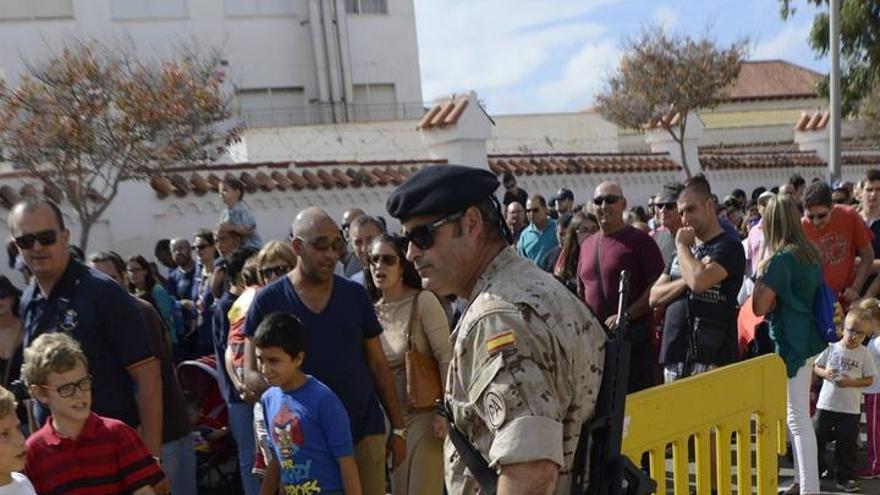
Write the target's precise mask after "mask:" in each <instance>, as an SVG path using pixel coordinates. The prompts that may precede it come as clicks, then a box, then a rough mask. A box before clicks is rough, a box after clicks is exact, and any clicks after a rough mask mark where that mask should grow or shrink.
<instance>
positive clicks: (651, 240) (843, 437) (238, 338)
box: [0, 165, 880, 495]
mask: <svg viewBox="0 0 880 495" xmlns="http://www.w3.org/2000/svg"><path fill="white" fill-rule="evenodd" d="M501 184H503V188H504V194H503V200H502V201H501V202H500V203H499V202H498V200H497V199H496V198H495V194H497V193H498V191H497V190H496V189H497V188H498V186H499V181H498V178H496V177H495V176H494V175H493V174H491V173H489V172H487V171H480V170H476V169H470V168H468V167H458V166H452V165H448V166H438V167H428V168H427V169H425V170H423V171H420V172H419V173H417V174H415V175H414V176H413V177H411V178H410V179H409V180H408V181H406V182H405V183H404V184H402V185H401V186H399V187H398V188H397V189H396V190H395V191H394V193H392V195H391V197H390V198H389V200H388V204H387V209H388V211H387V213H388V215H390V216H392V217H394V218H396V219H398V220H400V222H401V225H402V227H401V230H400V231H399V232H389V231H388V229H387V226H386V222H385V220H384V218H383V217H382V216H373V215H368V214H366V213H365V212H364V211H362V210H360V209H357V208H350V209H348V210H346V211H345V212H344V214H343V216H342V217H341V218H340V219H339V220H340V223H337V222H336V219H334V218H332V217H331V216H330V215H329V214H328V213H327V212H325V211H323V210H321V209H319V208H308V209H305V210H303V211H300V212H298V213H297V214H296V215H295V217H294V218H293V221H292V224H291V228H290V235H289V238H287V239H283V240H269V241H268V242H265V243H264V242H263V241H262V239H261V237H260V236H259V233H258V225H257V221H256V218H255V217H254V215H253V214H252V213H251V212H250V211H249V210H248V208H247V206H246V203H245V202H244V201H243V196H244V192H245V190H244V187H243V185H242V184H241V183H240V182H239V181H237V180H235V179H228V180H224V181H223V183H222V184H221V185H220V187H219V191H218V192H219V194H220V197H221V198H222V200H223V202H224V204H225V205H226V209H225V210H224V211H223V213H222V215H221V217H220V219H219V220H218V223H217V225H216V226H215V227H214V228H213V229H199V230H197V231H195V232H193V233H192V235H191V236H188V237H178V238H174V239H167V240H162V241H160V242H158V243H157V244H156V249H155V251H154V253H153V256H154V258H155V260H154V261H151V260H150V259H148V258H147V257H146V256H144V255H143V254H139V253H134V254H129V253H127V254H128V255H127V256H122V255H120V254H118V253H115V252H96V253H90V254H88V255H85V254H84V253H82V252H81V251H79V250H78V249H76V248H75V246H72V245H71V244H70V239H69V237H70V232H69V231H68V230H67V228H66V226H65V223H64V217H63V215H62V213H61V211H60V210H59V208H58V206H57V205H55V204H54V203H52V202H51V201H49V200H44V199H28V200H26V201H24V202H22V203H19V204H17V205H15V207H14V208H13V209H12V210H11V212H10V215H9V229H10V232H11V233H12V236H13V241H12V242H11V243H10V251H9V252H10V256H11V260H12V263H13V264H14V266H16V267H17V268H19V269H20V270H21V272H22V273H23V275H25V278H26V282H27V284H26V286H25V287H24V289H23V290H22V289H19V288H17V287H16V286H15V284H14V283H12V282H11V281H10V280H9V279H7V278H6V277H0V364H2V366H3V369H4V370H5V371H4V375H3V382H2V385H3V386H4V387H5V390H0V459H5V460H6V462H5V463H4V462H0V492H2V493H59V494H61V493H70V494H76V493H99V492H100V493H104V492H105V491H106V492H107V493H117V492H118V493H122V492H126V493H128V492H130V493H138V494H143V493H146V494H149V493H158V494H167V493H174V494H190V493H197V481H196V464H197V461H196V453H195V452H196V442H197V441H198V440H199V436H198V435H194V434H193V425H194V423H195V422H197V421H198V418H199V415H200V411H201V410H202V406H203V404H201V403H200V401H201V400H203V397H202V396H201V395H199V394H192V393H191V391H189V390H185V387H182V386H181V383H180V380H179V377H178V374H177V373H176V366H177V365H178V364H179V363H181V362H183V361H188V360H193V359H202V360H205V356H210V359H208V362H210V363H211V364H212V365H213V366H215V368H216V372H217V376H218V384H217V386H218V387H219V393H220V395H221V396H222V401H223V404H224V406H225V408H226V411H227V413H228V425H227V426H226V427H225V428H220V429H219V430H218V431H214V432H212V433H211V435H223V434H225V433H226V432H228V434H229V435H231V436H232V437H233V438H234V441H235V444H236V449H237V453H238V456H237V457H238V465H239V468H240V477H241V490H242V492H243V493H245V494H246V495H257V494H262V495H270V494H276V493H303V494H306V493H318V492H320V493H346V494H360V493H365V494H385V493H387V492H389V491H390V493H394V494H426V495H439V494H441V493H443V492H444V488H445V489H446V490H447V491H448V492H449V493H456V494H457V493H474V492H475V491H476V487H477V485H481V484H483V483H485V482H486V476H480V475H479V474H476V473H478V472H479V471H480V469H479V468H480V466H479V465H477V466H475V465H474V464H473V463H474V462H477V463H478V464H479V462H485V468H486V470H487V471H488V472H490V473H494V475H495V476H496V477H498V479H497V483H498V488H499V490H498V491H499V493H537V492H540V493H565V492H566V490H567V487H568V486H570V483H571V477H572V474H573V473H572V470H573V469H575V467H574V466H573V465H572V462H573V461H572V457H573V453H574V451H575V450H576V447H577V445H578V441H579V438H578V437H579V431H580V424H581V423H583V421H585V420H586V419H588V418H589V417H590V415H591V414H592V411H593V407H594V406H595V401H596V396H597V395H598V387H599V383H600V378H601V369H602V364H603V353H604V347H605V346H604V343H605V339H606V338H607V335H608V334H609V332H611V331H612V330H613V329H614V328H616V323H617V321H618V319H619V317H620V316H621V315H618V314H617V312H618V296H619V294H618V292H617V286H618V276H619V274H620V273H621V272H622V271H624V270H625V271H627V272H628V273H629V274H630V277H631V279H630V281H631V284H630V287H631V289H630V290H631V292H630V299H629V306H628V307H627V308H626V313H627V316H628V318H629V320H628V321H629V323H628V325H627V326H626V332H627V333H626V335H625V338H627V339H628V340H629V342H630V343H631V344H632V359H631V368H630V370H629V383H628V390H629V391H630V392H634V391H638V390H644V389H646V388H649V387H652V386H656V385H659V384H661V383H669V382H672V381H675V380H679V379H682V378H685V377H688V376H693V375H696V374H700V373H704V372H707V371H710V370H712V369H715V368H717V367H719V366H724V365H726V364H730V363H733V362H735V361H738V360H741V359H744V358H747V357H750V356H753V355H755V354H759V353H762V352H775V353H777V354H778V355H779V356H780V357H781V358H782V359H783V360H784V362H785V364H786V370H787V375H788V394H787V404H788V427H789V432H790V437H791V443H792V450H793V453H794V461H795V466H796V469H795V471H796V480H795V485H793V486H791V487H787V493H810V494H812V493H818V492H819V479H820V475H826V474H827V475H829V476H834V477H836V481H837V484H838V486H839V487H840V488H841V489H843V490H846V491H857V490H858V482H857V481H856V479H857V478H859V477H862V478H877V477H880V448H878V447H880V428H878V427H880V417H878V411H877V409H880V404H878V402H880V400H878V395H877V394H878V393H880V383H875V380H874V377H875V375H876V374H877V367H878V366H880V338H874V334H875V332H877V331H880V302H878V301H877V299H875V297H876V296H877V295H878V293H880V277H878V276H877V274H878V273H880V258H878V259H877V260H876V261H875V254H880V252H878V250H880V171H877V170H871V171H869V172H868V173H867V174H866V175H865V177H864V178H863V179H862V180H861V181H859V183H858V184H855V185H853V184H849V183H835V184H833V185H829V184H827V183H825V182H822V181H818V180H817V181H814V182H812V183H810V184H807V183H806V181H805V180H804V179H803V178H801V177H799V176H796V175H795V176H792V177H791V179H790V180H789V181H787V182H786V183H785V184H782V185H780V186H779V187H774V188H771V189H770V190H765V189H764V188H758V189H756V190H754V191H752V193H751V196H750V197H748V196H747V195H746V193H745V192H744V191H742V190H739V189H737V190H734V191H732V192H731V194H730V195H729V196H727V197H725V198H723V199H722V200H719V199H718V197H717V196H715V195H714V194H713V191H712V187H711V184H710V183H709V181H708V180H707V179H706V178H705V177H704V176H702V175H698V176H695V177H692V178H690V179H688V180H686V181H685V182H683V183H677V184H667V185H664V186H663V187H662V188H661V190H660V191H658V193H657V194H656V195H654V196H652V197H651V198H650V199H649V201H648V202H647V206H646V207H642V206H638V205H634V206H633V207H630V202H629V200H628V198H627V197H626V194H625V191H623V189H622V188H621V187H620V185H619V184H617V183H615V182H612V181H606V182H602V183H601V184H599V185H598V186H597V187H596V188H595V190H594V191H590V192H587V191H584V192H583V194H584V195H585V196H586V195H588V194H589V195H591V197H590V198H589V201H588V203H586V204H579V203H578V202H577V196H576V195H575V193H574V192H573V191H571V190H569V189H561V190H560V191H559V192H558V193H557V194H556V196H555V197H552V198H549V199H548V198H544V197H542V196H540V195H529V194H528V193H527V192H526V191H525V190H523V189H522V188H521V187H519V186H518V185H517V182H516V178H515V177H514V176H512V175H504V176H503V177H501ZM825 286H827V288H828V289H830V291H831V292H832V293H833V294H834V295H835V297H836V299H837V302H838V305H839V306H840V308H841V311H842V312H844V314H845V315H846V316H845V318H843V319H842V325H841V328H840V332H839V333H840V335H839V339H838V340H837V341H836V342H834V343H831V344H829V343H828V340H827V339H825V338H823V336H822V334H821V332H820V329H818V328H817V326H816V323H815V319H814V315H813V314H814V304H815V300H816V294H817V293H818V292H820V289H821V287H825ZM745 310H747V312H748V313H749V314H750V315H751V316H752V317H753V318H752V319H751V320H749V321H750V322H752V323H751V324H750V326H749V325H746V327H747V328H746V329H745V332H744V331H743V329H742V328H741V327H742V325H737V322H738V321H740V322H741V321H743V320H742V314H741V313H743V312H744V311H745ZM762 319H763V321H761V320H762ZM453 329H455V330H454V331H453ZM603 329H604V331H603ZM814 381H815V382H816V384H819V385H818V388H819V391H818V393H817V394H812V395H811V390H812V388H813V387H814V385H813V383H814ZM863 394H864V403H865V407H866V410H867V412H868V428H869V441H868V465H866V466H858V457H857V454H858V445H857V435H858V424H859V423H858V421H859V415H860V414H861V409H860V407H861V402H862V395H863ZM814 395H815V396H814ZM811 398H812V401H811ZM438 401H439V402H440V407H437V404H436V403H437V402H438ZM811 402H812V403H811ZM814 407H815V410H816V412H815V414H811V409H813V408H814ZM814 420H815V426H814ZM451 435H458V436H460V437H461V438H464V439H465V440H466V441H467V442H470V443H471V444H472V446H473V447H474V449H475V451H477V452H478V453H479V454H480V455H478V456H476V457H477V459H476V460H474V459H473V457H474V456H473V455H471V456H470V457H469V456H467V455H463V454H461V453H460V452H456V450H455V449H454V448H453V447H451V446H450V444H449V442H446V446H445V448H446V449H447V450H446V451H445V454H444V439H446V438H447V437H448V436H451ZM25 439H26V440H25ZM832 440H834V441H836V445H837V447H836V450H835V458H834V460H833V462H830V463H829V462H826V460H825V459H824V455H821V454H822V453H824V451H825V450H824V446H825V444H826V443H827V442H829V441H832ZM111 457H112V458H113V459H114V460H113V462H110V461H108V459H110V458H111ZM465 468H467V469H465ZM21 473H23V474H21ZM489 477H490V478H491V477H492V476H491V475H490V476H489ZM3 485H9V486H10V487H13V491H8V492H7V491H4V490H5V489H4V486H3ZM512 487H515V488H516V489H512ZM532 488H534V489H535V490H536V491H529V490H531V489H532ZM15 490H17V491H15ZM102 490H103V491H102ZM508 490H511V491H508ZM517 490H519V491H517ZM523 490H525V491H523Z"/></svg>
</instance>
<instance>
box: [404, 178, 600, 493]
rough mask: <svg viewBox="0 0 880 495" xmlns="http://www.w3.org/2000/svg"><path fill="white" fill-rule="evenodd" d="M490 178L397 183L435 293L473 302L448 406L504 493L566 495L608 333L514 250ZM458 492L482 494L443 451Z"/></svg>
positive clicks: (414, 248)
mask: <svg viewBox="0 0 880 495" xmlns="http://www.w3.org/2000/svg"><path fill="white" fill-rule="evenodd" d="M497 187H498V181H497V179H496V178H495V176H494V175H493V174H491V173H489V172H488V171H485V170H479V169H474V168H469V167H461V166H456V165H441V166H434V167H428V168H426V169H423V170H421V171H419V172H418V173H416V174H414V175H413V176H412V177H411V178H410V179H409V180H408V181H407V182H405V183H404V184H402V185H401V186H400V187H398V188H397V189H396V190H395V191H394V193H393V194H392V196H391V197H390V198H389V200H388V205H387V207H388V212H389V214H391V215H392V216H394V217H396V218H399V219H401V221H402V222H403V231H404V233H405V235H406V237H407V239H408V241H409V248H408V252H407V258H409V259H410V260H411V261H413V263H415V265H416V267H417V269H418V270H419V274H420V276H421V277H422V282H423V284H424V285H425V287H426V288H427V289H430V290H433V291H435V292H437V293H438V294H443V295H446V294H455V295H457V296H459V297H462V298H465V299H467V300H468V301H469V306H468V308H467V310H466V311H465V313H464V314H463V316H462V318H461V320H460V321H459V323H458V325H457V326H456V328H455V331H454V332H453V333H452V337H451V338H452V339H453V342H454V352H453V357H452V362H451V364H450V366H449V375H448V379H447V390H446V394H445V401H446V403H447V404H448V406H449V408H450V409H451V411H452V414H453V417H454V423H455V425H456V426H457V427H458V429H459V430H461V431H462V432H463V433H464V435H465V436H466V437H467V438H468V440H470V442H471V443H472V444H473V445H474V446H475V447H476V449H477V450H478V451H479V452H480V453H481V454H482V456H483V457H484V458H485V459H486V461H488V463H489V465H490V466H491V467H492V468H494V469H495V470H496V471H497V472H498V473H499V479H498V493H499V494H509V493H547V494H549V493H558V494H562V493H568V492H569V491H570V488H571V468H572V461H573V456H574V451H575V447H576V446H577V442H578V437H579V434H580V428H581V424H582V423H583V422H584V421H585V420H587V419H589V418H590V417H591V416H592V415H593V412H594V408H595V405H596V398H597V395H598V392H599V387H600V383H601V378H602V365H603V362H604V351H605V340H606V339H605V334H604V332H603V331H602V329H601V326H600V324H599V322H598V321H597V320H596V319H595V318H594V317H593V315H592V314H591V313H590V311H589V309H588V308H587V307H586V306H585V305H584V304H583V303H582V302H581V301H579V300H578V299H577V298H576V297H575V296H573V295H572V294H571V293H570V292H569V291H568V290H567V289H566V288H565V287H564V286H562V285H561V284H559V283H558V282H557V281H556V280H554V279H553V278H552V277H551V276H550V275H549V274H546V273H544V272H542V271H541V270H540V269H539V268H537V267H536V266H535V265H534V264H533V263H531V262H529V261H528V260H525V259H523V258H520V257H519V256H517V255H516V253H515V252H514V251H513V250H512V248H510V247H508V243H507V241H506V239H505V234H504V232H505V229H504V226H503V225H504V223H503V216H502V215H501V212H500V209H499V206H498V204H497V201H496V200H495V199H494V197H493V193H494V191H495V189H496V188H497ZM444 457H445V462H446V484H447V489H448V490H449V493H451V494H460V493H464V494H470V493H476V492H477V484H476V481H475V480H474V479H473V478H472V477H471V476H470V472H469V471H466V470H465V465H464V463H463V462H462V459H461V457H460V456H459V454H458V453H457V452H456V451H455V448H454V447H453V446H452V445H451V443H450V442H449V441H448V440H447V442H446V445H445V455H444Z"/></svg>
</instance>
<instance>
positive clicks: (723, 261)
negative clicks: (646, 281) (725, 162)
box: [651, 175, 746, 383]
mask: <svg viewBox="0 0 880 495" xmlns="http://www.w3.org/2000/svg"><path fill="white" fill-rule="evenodd" d="M678 211H679V213H680V214H681V217H682V221H683V223H684V226H683V227H682V228H680V229H679V230H678V233H677V234H676V236H675V246H676V255H675V258H673V259H672V261H671V262H670V263H669V264H668V265H667V267H666V270H665V272H664V274H663V275H662V276H661V277H660V279H659V280H657V283H656V284H655V285H654V288H653V290H652V293H651V304H652V305H654V306H660V307H663V306H666V319H665V321H664V326H663V341H662V345H661V350H660V364H661V365H662V366H663V376H664V381H665V382H667V383H668V382H672V381H674V380H677V379H679V378H684V377H687V376H690V375H694V374H698V373H703V372H705V371H709V370H711V369H714V368H716V367H718V366H722V365H725V364H729V363H731V362H733V361H734V360H736V357H737V342H736V316H737V295H738V293H739V289H740V287H741V286H742V282H743V275H744V272H745V264H746V259H745V252H744V250H743V246H742V243H740V242H739V241H738V240H737V239H734V238H733V237H731V236H730V235H728V234H727V233H725V232H724V230H723V229H722V228H721V225H720V224H719V223H718V216H717V215H716V214H715V203H714V201H713V199H712V191H711V189H710V187H709V182H708V181H707V180H706V178H705V177H703V176H702V175H697V176H694V177H692V178H691V179H688V181H687V182H685V185H684V190H682V193H681V195H680V196H679V198H678ZM697 239H699V240H700V244H699V245H696V240H697Z"/></svg>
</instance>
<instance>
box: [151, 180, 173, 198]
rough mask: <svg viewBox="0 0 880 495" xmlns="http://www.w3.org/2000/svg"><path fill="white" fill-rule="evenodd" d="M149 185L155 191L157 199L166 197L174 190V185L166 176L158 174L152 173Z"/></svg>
mask: <svg viewBox="0 0 880 495" xmlns="http://www.w3.org/2000/svg"><path fill="white" fill-rule="evenodd" d="M150 187H152V188H153V190H154V191H156V194H157V195H158V196H159V199H163V198H166V197H167V196H168V195H170V194H171V193H173V192H174V185H173V184H172V183H171V181H170V180H168V178H167V177H162V176H159V175H154V176H152V177H150Z"/></svg>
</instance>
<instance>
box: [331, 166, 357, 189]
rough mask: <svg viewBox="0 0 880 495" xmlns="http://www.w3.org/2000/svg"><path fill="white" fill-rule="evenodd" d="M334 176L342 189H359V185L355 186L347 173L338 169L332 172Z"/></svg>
mask: <svg viewBox="0 0 880 495" xmlns="http://www.w3.org/2000/svg"><path fill="white" fill-rule="evenodd" d="M331 174H333V178H334V179H336V183H337V184H339V185H340V187H348V186H352V187H358V185H359V184H358V185H355V184H354V180H352V178H351V177H349V176H348V175H347V174H346V173H345V172H343V171H342V170H339V169H338V168H334V169H333V171H332V172H331Z"/></svg>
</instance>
